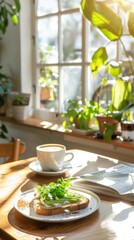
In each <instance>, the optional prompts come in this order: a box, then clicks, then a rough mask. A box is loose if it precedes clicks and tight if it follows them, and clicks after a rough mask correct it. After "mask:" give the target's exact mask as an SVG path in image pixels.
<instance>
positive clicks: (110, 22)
mask: <svg viewBox="0 0 134 240" xmlns="http://www.w3.org/2000/svg"><path fill="white" fill-rule="evenodd" d="M80 7H81V11H82V13H83V15H84V16H85V17H86V18H87V19H88V20H89V21H91V23H92V24H93V25H94V26H96V27H97V28H98V29H99V30H100V31H101V32H102V33H103V34H104V36H106V37H107V38H108V39H109V40H110V41H116V40H118V39H120V37H121V35H122V29H123V26H122V21H121V18H120V16H119V15H118V14H117V13H116V12H114V10H113V9H112V8H111V7H110V6H108V5H107V4H105V3H104V2H97V1H95V0H82V1H81V5H80Z"/></svg>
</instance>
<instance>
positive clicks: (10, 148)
mask: <svg viewBox="0 0 134 240" xmlns="http://www.w3.org/2000/svg"><path fill="white" fill-rule="evenodd" d="M25 151H26V144H25V143H24V142H21V141H20V139H15V140H14V141H12V142H9V143H1V144H0V157H1V158H5V161H4V163H7V162H13V161H17V160H19V156H20V155H21V154H22V153H24V152H25Z"/></svg>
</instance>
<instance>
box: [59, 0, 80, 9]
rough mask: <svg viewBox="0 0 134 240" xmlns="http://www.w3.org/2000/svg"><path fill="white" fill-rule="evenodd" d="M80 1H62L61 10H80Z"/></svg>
mask: <svg viewBox="0 0 134 240" xmlns="http://www.w3.org/2000/svg"><path fill="white" fill-rule="evenodd" d="M79 6H80V0H73V1H72V0H61V10H68V9H71V8H79Z"/></svg>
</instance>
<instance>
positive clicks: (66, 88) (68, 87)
mask: <svg viewBox="0 0 134 240" xmlns="http://www.w3.org/2000/svg"><path fill="white" fill-rule="evenodd" d="M61 80H63V81H62V86H63V87H62V90H61V99H63V101H62V103H64V106H62V108H63V109H64V108H66V106H67V102H68V100H69V99H76V98H77V97H81V67H76V66H74V67H73V66H72V67H63V68H62V78H61Z"/></svg>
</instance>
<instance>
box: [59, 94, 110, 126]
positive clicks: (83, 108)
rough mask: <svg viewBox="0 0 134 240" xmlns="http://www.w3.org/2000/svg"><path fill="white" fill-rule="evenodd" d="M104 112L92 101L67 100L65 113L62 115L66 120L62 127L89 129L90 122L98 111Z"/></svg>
mask: <svg viewBox="0 0 134 240" xmlns="http://www.w3.org/2000/svg"><path fill="white" fill-rule="evenodd" d="M100 109H101V111H105V109H103V108H101V107H100V106H99V104H98V103H97V102H95V101H93V100H85V103H82V100H78V99H77V100H69V101H68V107H67V110H66V112H65V113H64V114H63V115H62V116H63V117H65V119H66V120H64V122H63V127H64V128H65V129H67V128H72V127H73V128H77V129H82V130H88V129H90V120H92V119H94V118H95V116H96V114H98V113H99V111H100Z"/></svg>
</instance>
